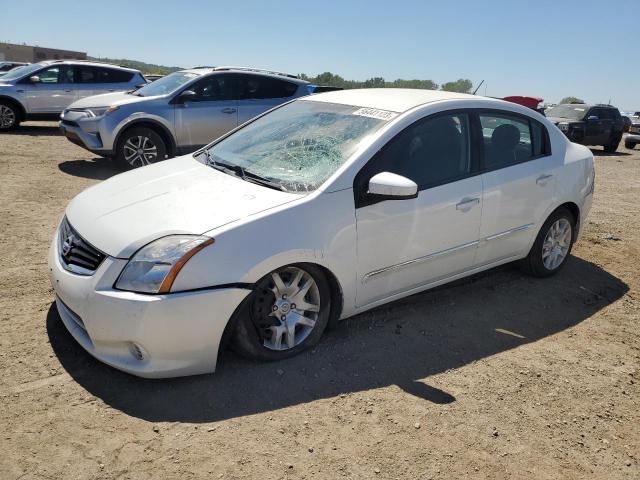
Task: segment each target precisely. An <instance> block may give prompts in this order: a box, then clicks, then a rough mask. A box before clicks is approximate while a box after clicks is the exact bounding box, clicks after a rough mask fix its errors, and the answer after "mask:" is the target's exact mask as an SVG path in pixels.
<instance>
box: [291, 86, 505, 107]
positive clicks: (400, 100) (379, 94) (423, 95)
mask: <svg viewBox="0 0 640 480" xmlns="http://www.w3.org/2000/svg"><path fill="white" fill-rule="evenodd" d="M462 99H468V100H471V99H473V100H487V101H494V102H502V100H492V99H489V98H486V97H481V96H476V95H469V94H467V93H456V92H444V91H442V90H421V89H412V88H363V89H357V90H337V91H334V92H326V93H318V94H316V95H312V96H310V97H304V98H302V99H301V100H306V101H314V102H327V103H338V104H342V105H353V106H358V107H366V108H376V109H380V110H390V111H392V112H398V113H403V112H406V111H407V110H411V109H412V108H414V107H417V106H419V105H424V104H425V103H431V102H437V101H440V100H462ZM504 103H506V102H504Z"/></svg>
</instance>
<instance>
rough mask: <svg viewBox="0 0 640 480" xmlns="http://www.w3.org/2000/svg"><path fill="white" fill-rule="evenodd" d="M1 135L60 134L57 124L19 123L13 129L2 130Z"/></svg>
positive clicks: (35, 135)
mask: <svg viewBox="0 0 640 480" xmlns="http://www.w3.org/2000/svg"><path fill="white" fill-rule="evenodd" d="M2 135H31V136H34V137H40V136H49V137H51V136H59V135H62V132H60V129H59V128H58V126H57V125H32V124H30V125H25V124H20V125H18V126H17V127H16V128H15V129H13V130H9V131H8V132H2Z"/></svg>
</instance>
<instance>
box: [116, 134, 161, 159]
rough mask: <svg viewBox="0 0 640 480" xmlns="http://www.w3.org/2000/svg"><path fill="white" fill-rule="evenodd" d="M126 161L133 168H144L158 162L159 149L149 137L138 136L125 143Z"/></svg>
mask: <svg viewBox="0 0 640 480" xmlns="http://www.w3.org/2000/svg"><path fill="white" fill-rule="evenodd" d="M123 148H124V159H125V160H126V161H127V163H128V164H129V165H131V166H132V167H142V166H144V165H149V164H151V163H154V162H156V161H157V160H158V148H157V147H156V145H155V144H154V143H153V141H152V140H151V139H150V138H149V137H145V136H143V135H136V136H133V137H129V138H128V139H127V141H126V142H124V146H123Z"/></svg>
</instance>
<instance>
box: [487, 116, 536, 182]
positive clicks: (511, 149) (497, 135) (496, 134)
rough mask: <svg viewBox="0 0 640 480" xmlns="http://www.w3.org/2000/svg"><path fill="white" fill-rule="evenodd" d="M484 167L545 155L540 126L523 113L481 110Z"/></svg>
mask: <svg viewBox="0 0 640 480" xmlns="http://www.w3.org/2000/svg"><path fill="white" fill-rule="evenodd" d="M479 118H480V126H481V128H482V144H483V150H484V169H487V170H496V169H499V168H504V167H508V166H509V165H515V164H517V163H521V162H526V161H528V160H531V159H534V158H537V157H540V156H543V155H546V154H547V153H548V152H547V150H548V141H547V133H546V129H545V128H544V126H543V125H542V124H541V123H539V122H536V121H535V120H531V119H529V118H526V117H521V116H519V115H511V114H503V113H481V114H480V115H479Z"/></svg>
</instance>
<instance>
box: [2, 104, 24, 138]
mask: <svg viewBox="0 0 640 480" xmlns="http://www.w3.org/2000/svg"><path fill="white" fill-rule="evenodd" d="M19 124H20V112H19V111H18V109H17V108H16V106H15V105H14V104H13V103H10V102H2V101H0V131H3V132H4V131H9V130H13V129H14V128H16V127H17V126H18V125H19Z"/></svg>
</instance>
